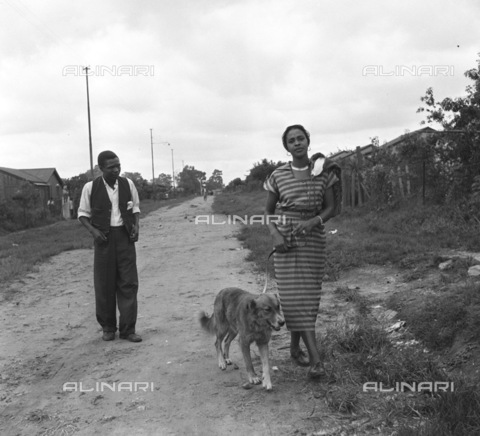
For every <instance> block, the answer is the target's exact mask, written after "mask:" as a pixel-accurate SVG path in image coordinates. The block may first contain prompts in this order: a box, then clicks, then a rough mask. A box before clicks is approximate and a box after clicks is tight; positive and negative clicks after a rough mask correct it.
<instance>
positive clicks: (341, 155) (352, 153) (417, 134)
mask: <svg viewBox="0 0 480 436" xmlns="http://www.w3.org/2000/svg"><path fill="white" fill-rule="evenodd" d="M437 132H438V131H437V130H435V129H432V128H431V127H423V128H422V129H418V130H415V131H413V132H407V133H404V134H403V135H400V136H398V137H397V138H395V139H392V140H391V141H388V142H386V143H384V144H381V145H380V148H384V149H388V150H391V151H393V152H394V153H395V152H396V149H397V148H398V146H399V145H402V144H404V143H405V141H406V140H407V139H412V138H423V137H425V136H426V135H429V134H432V133H437ZM374 149H375V147H374V146H373V144H367V145H364V146H363V147H361V146H358V147H357V148H356V149H355V150H344V151H338V152H337V153H334V154H332V155H330V156H329V158H330V159H332V160H334V161H336V162H339V163H340V162H342V161H343V160H344V159H357V157H358V155H359V154H361V155H362V156H364V157H368V156H371V155H372V153H373V151H374Z"/></svg>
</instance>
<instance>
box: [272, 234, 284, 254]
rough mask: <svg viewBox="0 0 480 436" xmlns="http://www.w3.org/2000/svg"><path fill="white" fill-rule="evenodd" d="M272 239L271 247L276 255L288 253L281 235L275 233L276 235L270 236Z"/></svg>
mask: <svg viewBox="0 0 480 436" xmlns="http://www.w3.org/2000/svg"><path fill="white" fill-rule="evenodd" d="M272 239H273V246H274V248H275V251H276V252H277V253H286V252H287V251H288V246H287V243H286V241H285V238H284V237H283V236H282V235H281V233H279V232H277V233H276V234H274V235H272Z"/></svg>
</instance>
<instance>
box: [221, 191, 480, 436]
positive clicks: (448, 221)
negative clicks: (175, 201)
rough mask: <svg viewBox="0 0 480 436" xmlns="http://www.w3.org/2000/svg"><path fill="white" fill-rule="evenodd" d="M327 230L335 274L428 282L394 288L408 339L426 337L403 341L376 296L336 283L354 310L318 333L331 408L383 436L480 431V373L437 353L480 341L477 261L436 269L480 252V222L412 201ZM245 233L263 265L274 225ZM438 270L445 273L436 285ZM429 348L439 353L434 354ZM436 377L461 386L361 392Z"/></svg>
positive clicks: (232, 197)
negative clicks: (367, 386) (375, 312)
mask: <svg viewBox="0 0 480 436" xmlns="http://www.w3.org/2000/svg"><path fill="white" fill-rule="evenodd" d="M265 199H266V194H265V192H250V193H235V194H222V195H221V196H218V197H216V198H215V203H214V211H215V212H216V213H223V214H237V215H240V216H244V215H252V214H261V213H263V205H264V202H265ZM326 230H327V275H328V276H329V277H330V278H331V279H335V277H337V276H338V274H339V272H340V271H345V270H347V269H351V268H356V267H362V266H366V265H380V266H386V265H388V266H393V267H396V268H399V269H400V271H401V272H402V273H403V278H404V280H405V281H407V282H411V283H415V281H418V282H419V285H418V288H415V286H413V287H412V290H411V291H402V292H398V293H396V294H394V295H393V296H392V297H390V299H389V300H388V302H387V304H388V307H389V308H393V309H395V310H396V311H398V316H399V317H400V319H402V320H406V322H407V325H408V326H409V335H412V334H413V335H414V337H416V338H417V339H420V340H421V341H422V342H421V343H418V341H413V344H410V343H409V341H407V340H405V341H404V345H402V346H398V345H396V342H395V341H393V342H392V340H390V339H391V338H389V337H388V334H387V333H386V331H385V329H384V328H382V326H381V325H379V324H378V322H375V320H374V319H373V318H372V316H371V315H370V313H369V308H370V302H369V301H367V300H365V299H364V298H363V297H362V296H360V295H359V293H358V292H357V291H356V290H355V289H348V288H342V289H337V291H336V293H335V294H336V296H337V298H340V299H343V300H344V301H347V302H348V304H350V305H352V306H353V307H354V309H355V310H354V312H353V313H350V314H349V315H348V316H346V317H345V319H343V320H342V321H341V322H340V323H338V325H336V326H335V327H334V328H331V329H328V331H327V332H326V333H325V334H324V335H322V336H321V337H320V339H319V342H320V349H321V350H322V353H323V354H324V356H323V357H324V359H325V362H326V363H325V364H326V367H327V370H328V371H327V372H328V383H329V387H328V389H327V391H326V392H324V393H323V394H325V395H324V397H325V401H326V403H327V405H328V406H329V408H330V409H331V410H332V412H335V413H344V414H350V415H355V416H356V417H358V416H366V417H368V418H369V419H368V420H367V421H368V422H369V423H376V429H377V430H378V428H379V427H382V430H380V434H392V435H393V434H395V435H402V436H410V435H424V436H433V435H472V434H480V393H479V392H480V391H479V390H478V387H479V386H478V381H477V380H478V374H477V376H476V377H474V379H473V381H472V380H470V379H468V380H467V378H466V377H464V376H462V375H457V376H453V375H448V374H447V373H446V372H445V371H444V369H443V366H441V365H440V363H439V362H440V355H439V354H437V353H435V352H436V351H446V350H448V349H449V347H450V346H452V344H454V342H455V341H456V340H458V339H459V338H460V337H461V338H462V339H464V340H474V341H477V342H478V339H479V338H480V333H478V332H479V331H480V329H479V327H480V321H479V320H480V285H479V284H478V282H476V280H475V279H469V278H468V277H467V269H468V267H469V266H471V265H472V262H470V261H455V262H454V265H453V267H452V269H450V270H448V271H445V272H442V273H440V274H439V273H438V269H437V266H438V263H439V259H440V258H441V255H440V253H441V252H442V251H444V250H447V249H449V250H452V249H453V250H455V249H457V250H476V249H478V246H480V232H478V228H476V227H472V226H469V225H467V223H466V222H465V221H463V220H462V217H460V216H459V215H458V213H457V212H456V211H455V210H454V209H451V210H449V209H448V208H445V207H443V208H437V207H418V206H417V207H412V205H404V207H398V208H397V209H395V210H383V211H370V210H367V209H356V210H353V211H352V210H346V211H345V212H344V213H343V214H342V215H340V216H339V217H336V218H334V219H333V220H331V221H330V222H328V223H327V225H326ZM238 237H239V239H240V240H241V241H242V243H243V245H244V246H245V248H248V249H249V250H250V252H251V253H250V255H249V257H248V259H249V260H251V261H253V262H255V265H256V267H257V268H258V269H259V270H261V271H263V270H264V268H265V262H266V258H267V255H268V253H269V251H270V249H271V240H270V236H269V233H268V231H267V229H266V227H265V226H260V225H251V226H243V227H242V228H241V230H240V231H239V233H238ZM429 276H435V277H436V276H438V277H439V278H438V279H437V280H434V281H428V286H427V285H426V284H425V283H427V280H426V279H427V278H429ZM408 339H411V336H410V337H409V338H408ZM425 346H427V347H428V348H429V349H430V350H433V352H432V351H429V352H425ZM435 381H436V382H441V381H448V382H453V383H454V391H453V392H427V393H425V392H424V393H418V392H414V393H412V392H396V391H395V389H394V390H393V391H392V392H389V393H385V392H375V393H373V392H364V391H363V390H362V386H363V383H365V382H376V383H381V384H382V386H383V387H384V388H386V389H391V388H395V386H396V385H395V383H397V382H403V383H409V384H412V383H421V382H435ZM380 423H381V424H380ZM368 425H370V424H365V427H364V429H365V430H366V429H367V426H368ZM372 430H373V427H372ZM348 434H350V433H348Z"/></svg>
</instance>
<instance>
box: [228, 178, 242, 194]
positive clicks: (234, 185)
mask: <svg viewBox="0 0 480 436" xmlns="http://www.w3.org/2000/svg"><path fill="white" fill-rule="evenodd" d="M244 185H245V182H243V181H242V179H241V178H240V177H237V178H236V179H233V180H232V181H231V182H230V183H229V184H228V185H227V186H226V187H225V190H226V191H236V190H237V189H239V187H240V186H244Z"/></svg>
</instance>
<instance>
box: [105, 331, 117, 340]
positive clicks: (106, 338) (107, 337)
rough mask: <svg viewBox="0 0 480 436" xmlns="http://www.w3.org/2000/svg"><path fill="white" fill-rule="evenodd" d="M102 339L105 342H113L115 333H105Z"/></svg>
mask: <svg viewBox="0 0 480 436" xmlns="http://www.w3.org/2000/svg"><path fill="white" fill-rule="evenodd" d="M102 339H103V340H104V341H113V340H114V339H115V332H103V336H102Z"/></svg>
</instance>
